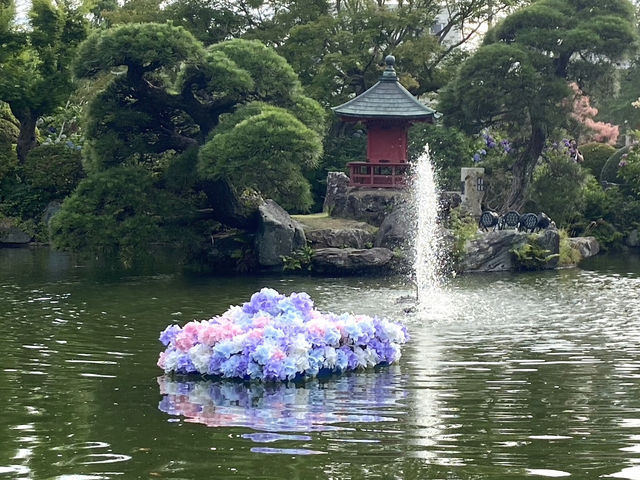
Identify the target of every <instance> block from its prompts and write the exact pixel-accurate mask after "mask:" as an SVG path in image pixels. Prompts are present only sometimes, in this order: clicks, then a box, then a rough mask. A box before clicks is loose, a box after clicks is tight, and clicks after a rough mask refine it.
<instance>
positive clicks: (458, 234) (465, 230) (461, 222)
mask: <svg viewBox="0 0 640 480" xmlns="http://www.w3.org/2000/svg"><path fill="white" fill-rule="evenodd" d="M449 228H450V229H451V230H452V231H453V239H454V243H453V250H452V252H451V261H452V263H453V268H454V269H456V266H457V265H458V264H459V263H460V261H461V260H462V259H463V258H464V256H465V254H466V244H467V242H468V241H470V240H473V239H474V238H475V237H476V236H477V235H478V222H477V221H476V219H475V218H473V217H471V216H468V215H462V214H461V212H460V209H459V208H455V209H453V210H451V213H450V215H449Z"/></svg>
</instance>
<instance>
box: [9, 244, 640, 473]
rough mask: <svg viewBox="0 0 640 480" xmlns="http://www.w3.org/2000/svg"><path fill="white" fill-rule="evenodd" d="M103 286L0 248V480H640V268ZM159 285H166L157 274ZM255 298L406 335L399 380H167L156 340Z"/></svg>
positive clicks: (106, 277) (53, 258) (380, 374)
mask: <svg viewBox="0 0 640 480" xmlns="http://www.w3.org/2000/svg"><path fill="white" fill-rule="evenodd" d="M158 271H159V272H161V273H155V274H141V275H137V276H136V275H126V276H125V275H116V274H110V273H108V272H106V271H101V270H100V269H99V268H89V267H84V266H79V265H76V264H75V262H74V261H73V260H72V259H70V258H69V257H68V256H66V255H64V254H60V253H51V252H49V251H48V250H45V249H36V250H30V249H19V250H18V249H12V250H0V327H1V328H2V331H1V336H0V359H1V360H0V402H1V409H0V412H1V413H0V479H2V478H12V479H13V478H16V479H27V478H33V479H61V480H62V479H64V480H72V479H73V480H85V479H86V480H93V479H137V478H143V479H147V478H171V479H209V478H240V479H267V478H286V479H314V478H333V479H343V478H420V479H422V478H425V479H476V478H488V479H510V478H525V477H533V478H541V477H573V478H579V479H583V478H584V479H590V478H628V479H634V478H640V388H639V377H640V262H639V261H638V258H637V257H633V256H629V255H626V256H618V257H607V258H598V259H595V260H594V261H592V262H590V263H589V264H586V265H584V266H583V268H582V269H572V270H564V271H560V272H546V273H538V274H522V275H517V276H514V275H489V276H464V277H459V278H457V279H453V280H452V281H451V282H450V285H449V286H448V287H447V290H446V292H444V293H439V294H438V293H434V294H433V295H431V296H430V298H428V299H425V302H426V303H427V304H428V305H429V309H428V311H427V312H425V313H423V314H420V315H415V314H414V315H407V314H405V313H404V312H403V309H404V308H405V307H407V303H403V302H402V301H401V300H399V299H400V298H401V297H403V296H407V295H410V294H411V289H410V287H409V286H408V284H407V283H406V282H405V281H403V279H401V278H395V279H362V278H353V279H335V278H311V277H309V278H307V277H282V276H270V277H237V278H202V277H190V276H185V275H182V274H174V273H166V272H165V273H162V270H161V269H158ZM169 271H171V270H169ZM263 286H269V287H272V288H275V289H277V290H279V291H281V292H282V293H290V292H292V291H306V292H308V293H309V294H310V295H311V296H312V297H313V298H314V300H315V301H316V304H317V306H318V307H319V308H320V309H321V310H330V311H335V312H339V311H340V312H341V311H352V312H358V313H369V314H373V313H376V314H380V315H385V316H388V317H390V318H393V319H394V320H399V321H402V322H404V323H406V325H407V328H408V329H409V332H410V334H411V341H410V343H408V344H407V345H406V346H405V348H404V350H403V357H402V359H401V361H400V362H399V364H398V365H394V366H391V367H389V368H384V369H381V370H379V371H370V372H361V373H357V374H352V375H343V376H341V377H334V378H330V379H328V380H325V381H310V382H308V383H306V384H305V385H266V386H265V385H262V384H259V383H254V384H244V383H237V382H230V381H226V382H223V381H217V382H214V381H208V382H205V381H191V380H186V379H180V378H171V377H165V376H163V375H162V371H160V370H159V369H158V368H157V367H156V365H155V363H156V360H157V356H158V353H159V352H160V351H161V350H162V348H163V347H162V345H161V344H160V342H159V341H158V334H159V332H160V331H161V330H162V329H164V327H165V326H166V325H167V324H169V323H184V322H187V321H190V320H192V319H205V318H208V317H211V316H213V315H215V314H219V313H221V312H222V311H224V310H225V309H226V308H227V307H228V306H229V305H231V304H238V303H242V302H243V301H245V300H247V299H248V298H249V297H250V295H251V294H252V293H253V292H254V291H256V290H258V289H259V288H261V287H263Z"/></svg>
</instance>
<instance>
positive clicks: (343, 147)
mask: <svg viewBox="0 0 640 480" xmlns="http://www.w3.org/2000/svg"><path fill="white" fill-rule="evenodd" d="M364 130H365V128H364V127H363V126H362V125H361V124H359V123H358V124H352V123H344V122H342V121H340V120H338V119H336V120H335V121H334V123H333V125H332V126H331V128H330V130H329V133H328V134H327V135H326V136H325V137H324V142H323V151H324V154H323V155H322V157H321V158H320V160H319V165H318V168H316V169H314V170H310V171H307V172H305V177H306V178H307V180H309V182H310V183H311V190H312V193H313V198H314V205H313V207H312V211H314V212H319V211H321V210H322V206H323V202H324V196H325V194H326V192H327V174H328V173H329V172H344V173H347V164H348V163H349V162H361V161H364V159H365V158H366V156H367V134H366V132H365V131H364Z"/></svg>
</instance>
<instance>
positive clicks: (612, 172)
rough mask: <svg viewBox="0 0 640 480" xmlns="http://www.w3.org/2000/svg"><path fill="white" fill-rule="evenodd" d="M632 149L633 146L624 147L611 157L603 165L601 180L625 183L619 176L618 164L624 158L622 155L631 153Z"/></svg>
mask: <svg viewBox="0 0 640 480" xmlns="http://www.w3.org/2000/svg"><path fill="white" fill-rule="evenodd" d="M630 150H631V147H629V146H626V147H622V148H621V149H620V150H618V151H617V152H616V153H614V154H613V155H611V156H610V157H609V159H608V160H607V161H606V163H605V164H604V167H602V172H601V173H600V181H601V182H610V183H623V180H622V179H621V178H620V177H619V176H618V168H619V167H618V164H619V163H620V160H622V156H623V155H624V154H626V153H629V151H630Z"/></svg>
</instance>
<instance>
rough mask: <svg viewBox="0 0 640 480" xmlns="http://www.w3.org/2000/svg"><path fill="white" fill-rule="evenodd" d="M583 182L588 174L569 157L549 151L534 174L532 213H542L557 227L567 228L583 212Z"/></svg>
mask: <svg viewBox="0 0 640 480" xmlns="http://www.w3.org/2000/svg"><path fill="white" fill-rule="evenodd" d="M586 181H587V173H586V172H585V171H584V170H583V169H582V168H581V167H580V165H579V164H577V163H576V162H574V161H573V160H572V159H571V158H570V157H569V156H568V155H566V154H564V153H563V152H558V151H555V150H548V151H547V153H546V154H545V158H544V162H543V163H542V164H541V165H539V166H538V167H536V170H535V172H534V175H533V183H532V185H531V202H532V203H533V210H534V211H542V212H545V213H546V214H547V215H549V217H551V219H552V220H554V221H555V222H556V224H557V225H559V226H560V225H562V226H568V225H570V224H571V222H572V221H575V220H576V219H577V218H579V215H580V212H581V211H582V209H583V206H584V195H583V190H584V187H585V183H586Z"/></svg>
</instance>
